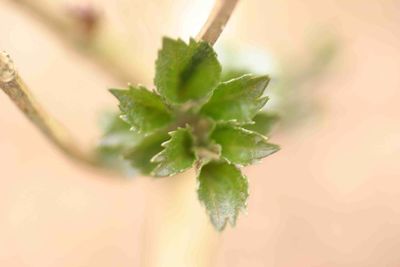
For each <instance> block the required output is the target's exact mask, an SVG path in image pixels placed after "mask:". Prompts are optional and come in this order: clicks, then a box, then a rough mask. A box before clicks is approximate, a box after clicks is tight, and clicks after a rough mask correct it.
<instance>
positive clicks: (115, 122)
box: [96, 112, 143, 175]
mask: <svg viewBox="0 0 400 267" xmlns="http://www.w3.org/2000/svg"><path fill="white" fill-rule="evenodd" d="M101 127H102V130H103V135H102V137H101V139H100V142H99V144H98V146H97V147H96V156H97V159H98V160H99V162H100V163H101V164H103V165H105V166H107V167H109V168H112V169H116V170H119V171H121V172H123V173H124V174H127V175H131V174H133V171H132V167H131V166H130V165H129V162H127V161H126V160H125V159H124V158H123V157H122V154H123V153H124V152H125V151H126V150H128V149H130V148H132V147H133V146H135V144H137V143H138V142H139V141H140V140H141V139H142V138H143V136H141V135H139V134H138V133H135V132H132V131H130V130H129V129H130V127H131V126H130V125H129V124H127V123H126V122H125V121H123V120H122V119H121V118H120V114H119V113H109V112H107V113H104V114H102V116H101Z"/></svg>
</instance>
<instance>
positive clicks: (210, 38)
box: [196, 0, 239, 45]
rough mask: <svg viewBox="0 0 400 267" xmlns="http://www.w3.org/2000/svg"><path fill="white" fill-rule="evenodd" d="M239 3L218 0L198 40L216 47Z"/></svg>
mask: <svg viewBox="0 0 400 267" xmlns="http://www.w3.org/2000/svg"><path fill="white" fill-rule="evenodd" d="M238 2H239V0H216V3H215V5H214V7H213V9H212V11H211V13H210V16H209V17H208V19H207V21H206V23H205V24H204V26H203V28H202V29H201V31H200V32H199V34H198V35H197V37H196V39H197V40H203V41H206V42H208V43H210V44H211V45H214V44H215V42H216V41H217V39H218V37H219V36H220V35H221V33H222V31H223V30H224V28H225V26H226V24H227V23H228V21H229V19H230V17H231V15H232V12H233V10H234V9H235V7H236V4H237V3H238Z"/></svg>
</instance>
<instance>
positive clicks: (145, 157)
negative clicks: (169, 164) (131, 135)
mask: <svg viewBox="0 0 400 267" xmlns="http://www.w3.org/2000/svg"><path fill="white" fill-rule="evenodd" d="M168 139H169V135H168V134H167V133H164V132H162V133H160V132H156V133H154V134H152V135H149V136H146V137H144V138H143V139H142V141H141V142H139V143H138V144H137V145H136V146H135V147H134V148H132V149H130V150H129V151H128V152H126V153H125V155H124V156H125V159H126V160H128V161H129V162H130V163H131V165H132V166H133V167H134V168H135V169H137V170H139V171H140V172H141V173H142V174H147V175H148V174H150V173H151V172H152V171H153V170H154V168H155V167H156V166H157V164H156V163H154V162H151V159H152V158H153V157H154V155H156V154H158V153H159V152H160V151H161V150H163V147H162V146H161V144H162V143H164V142H165V141H167V140H168Z"/></svg>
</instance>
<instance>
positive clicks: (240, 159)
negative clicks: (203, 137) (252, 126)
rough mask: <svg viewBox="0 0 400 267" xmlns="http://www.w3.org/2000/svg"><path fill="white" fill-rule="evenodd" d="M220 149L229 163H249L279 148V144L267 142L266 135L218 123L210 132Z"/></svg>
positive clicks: (243, 164)
mask: <svg viewBox="0 0 400 267" xmlns="http://www.w3.org/2000/svg"><path fill="white" fill-rule="evenodd" d="M211 139H213V140H214V141H215V142H217V143H218V144H219V145H220V146H221V148H222V150H221V155H222V157H224V158H225V159H226V160H228V161H229V162H231V163H234V164H239V165H242V166H245V165H249V164H251V163H253V162H255V161H257V160H259V159H261V158H264V157H266V156H269V155H271V154H272V153H275V152H277V151H278V150H279V146H277V145H274V144H270V143H267V139H266V137H264V136H262V135H260V134H258V133H255V132H251V131H249V130H245V129H243V128H239V127H234V126H230V125H220V126H219V127H217V128H216V129H215V130H214V132H213V133H212V134H211Z"/></svg>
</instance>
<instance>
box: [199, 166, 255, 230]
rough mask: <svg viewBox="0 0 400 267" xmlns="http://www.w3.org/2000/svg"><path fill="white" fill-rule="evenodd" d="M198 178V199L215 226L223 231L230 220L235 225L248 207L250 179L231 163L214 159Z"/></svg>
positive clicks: (203, 168)
mask: <svg viewBox="0 0 400 267" xmlns="http://www.w3.org/2000/svg"><path fill="white" fill-rule="evenodd" d="M198 181H199V188H198V190H197V193H198V197H199V200H200V201H201V202H203V204H204V205H205V207H206V209H207V212H208V214H209V215H210V219H211V222H212V223H213V225H214V226H215V228H217V230H219V231H222V230H223V229H224V228H225V226H226V223H227V222H228V221H229V223H230V224H231V225H232V226H234V225H235V223H236V218H237V216H238V214H239V211H240V210H242V209H245V208H246V200H247V197H248V196H249V193H248V182H247V178H246V177H245V176H243V175H242V174H241V172H240V170H239V169H238V168H236V167H235V166H234V165H232V164H229V163H227V162H216V161H212V162H210V163H208V164H206V165H204V166H203V167H202V168H201V170H200V174H199V176H198Z"/></svg>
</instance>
